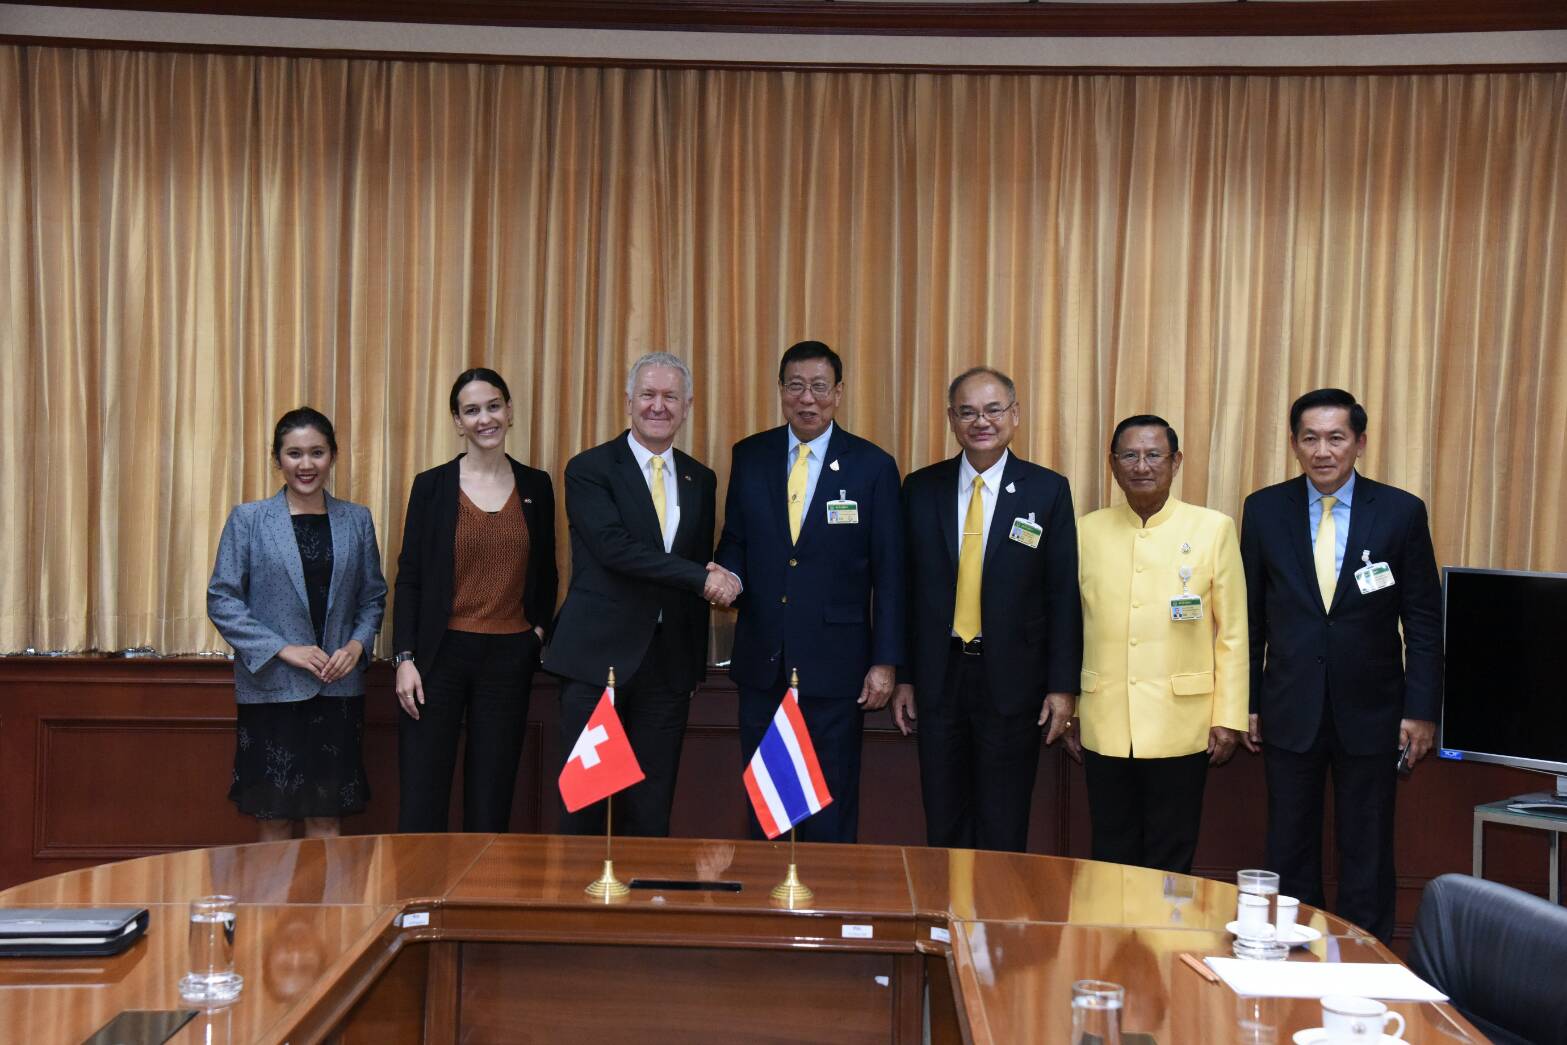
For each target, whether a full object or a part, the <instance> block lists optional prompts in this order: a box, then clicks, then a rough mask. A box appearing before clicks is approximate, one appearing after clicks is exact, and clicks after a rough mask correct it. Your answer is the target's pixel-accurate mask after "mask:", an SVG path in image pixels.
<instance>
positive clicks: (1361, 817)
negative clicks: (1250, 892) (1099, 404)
mask: <svg viewBox="0 0 1567 1045" xmlns="http://www.w3.org/2000/svg"><path fill="white" fill-rule="evenodd" d="M1290 449H1291V450H1292V451H1293V452H1294V454H1295V458H1296V460H1298V461H1299V462H1300V466H1301V468H1302V469H1303V470H1304V471H1305V473H1306V474H1305V475H1302V476H1297V477H1296V478H1294V479H1291V480H1289V481H1287V482H1283V483H1279V484H1278V485H1276V486H1269V487H1267V488H1266V489H1262V490H1258V491H1257V492H1256V493H1254V494H1252V495H1251V496H1250V497H1248V498H1246V504H1245V508H1244V511H1243V514H1242V518H1241V562H1242V564H1243V565H1244V567H1245V570H1246V594H1247V603H1248V607H1247V614H1248V619H1249V623H1250V626H1251V729H1250V733H1249V736H1248V738H1247V746H1248V747H1249V748H1251V749H1252V750H1253V751H1255V750H1257V747H1258V745H1261V747H1262V750H1263V757H1264V765H1265V767H1266V771H1267V780H1268V866H1269V867H1270V868H1272V869H1274V870H1276V871H1278V873H1279V887H1280V889H1281V890H1282V891H1283V892H1284V893H1286V894H1288V895H1290V896H1295V897H1298V898H1299V899H1300V901H1301V902H1302V903H1309V904H1312V905H1314V906H1317V907H1321V906H1323V904H1324V894H1323V887H1322V812H1323V810H1322V804H1323V798H1322V796H1323V788H1324V786H1325V784H1326V778H1327V775H1328V772H1329V770H1330V769H1331V771H1332V773H1333V790H1334V799H1335V801H1334V810H1335V813H1334V825H1335V829H1336V834H1337V840H1338V850H1339V889H1338V903H1337V905H1336V908H1335V909H1336V910H1337V912H1338V913H1339V914H1341V915H1343V916H1344V917H1345V918H1348V919H1349V920H1350V921H1352V922H1354V923H1356V924H1357V925H1361V926H1364V927H1365V928H1367V929H1370V930H1371V931H1372V932H1374V933H1375V934H1376V935H1377V937H1378V938H1380V939H1382V940H1383V941H1386V940H1388V939H1390V938H1391V936H1392V933H1393V899H1394V877H1393V803H1394V797H1395V785H1396V783H1397V779H1398V777H1397V771H1398V767H1399V766H1400V765H1404V766H1413V765H1414V764H1415V763H1416V762H1419V761H1420V759H1421V758H1422V757H1424V755H1425V754H1426V752H1427V751H1429V750H1430V749H1431V741H1432V738H1433V736H1434V735H1435V732H1436V717H1437V713H1438V710H1439V708H1440V707H1441V701H1442V604H1441V589H1440V585H1439V583H1438V579H1437V570H1436V556H1435V554H1434V553H1433V551H1432V548H1431V530H1430V526H1429V525H1428V523H1427V521H1426V507H1425V504H1424V503H1423V502H1421V500H1420V499H1419V498H1418V497H1415V496H1414V495H1412V494H1409V493H1406V492H1405V491H1403V490H1400V489H1398V488H1397V487H1393V486H1387V485H1384V484H1382V483H1378V482H1374V481H1373V480H1371V479H1368V478H1366V477H1365V476H1362V475H1359V474H1358V473H1357V472H1356V470H1355V462H1356V461H1357V460H1358V459H1359V458H1360V455H1361V454H1363V453H1364V452H1365V449H1366V411H1365V408H1364V407H1362V406H1361V405H1360V404H1359V403H1357V402H1355V397H1354V396H1352V395H1350V394H1349V393H1348V392H1346V391H1344V390H1342V389H1338V388H1324V389H1319V390H1317V391H1315V392H1308V393H1306V394H1305V395H1303V396H1301V397H1300V398H1299V399H1297V400H1296V401H1295V403H1294V405H1293V406H1292V407H1291V408H1290ZM1400 625H1402V629H1403V632H1402V635H1400V630H1399V629H1400Z"/></svg>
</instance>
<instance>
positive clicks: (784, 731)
mask: <svg viewBox="0 0 1567 1045" xmlns="http://www.w3.org/2000/svg"><path fill="white" fill-rule="evenodd" d="M744 778H745V790H746V793H747V794H748V795H750V796H751V808H752V809H754V810H756V819H757V821H758V822H759V823H760V824H761V825H762V830H763V831H765V832H767V837H768V838H777V837H778V836H779V835H781V834H783V833H784V832H785V831H787V830H789V828H791V827H793V826H794V825H795V824H798V823H799V822H800V821H801V820H804V819H805V818H806V817H808V816H813V815H815V814H816V813H820V812H821V811H822V810H823V809H825V808H826V807H827V806H829V805H831V804H832V795H830V794H828V793H827V781H826V779H824V778H823V777H822V766H821V763H820V762H818V761H816V748H814V747H813V746H811V734H810V733H809V732H807V731H806V728H805V716H804V715H802V714H800V698H799V695H798V694H796V693H795V691H794V687H793V686H791V687H789V691H788V692H787V693H785V694H784V698H783V703H781V704H779V705H778V710H777V711H776V712H774V714H773V724H772V725H771V726H769V727H767V734H766V735H765V736H763V737H762V743H761V746H760V747H758V748H757V749H756V754H754V755H752V756H751V764H750V765H748V766H746V768H745V773H744Z"/></svg>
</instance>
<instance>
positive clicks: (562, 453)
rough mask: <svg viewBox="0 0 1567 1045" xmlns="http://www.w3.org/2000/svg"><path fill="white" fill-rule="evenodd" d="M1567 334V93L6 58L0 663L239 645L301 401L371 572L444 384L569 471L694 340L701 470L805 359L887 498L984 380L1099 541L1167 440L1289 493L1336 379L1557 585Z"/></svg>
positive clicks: (1392, 477) (1455, 552)
mask: <svg viewBox="0 0 1567 1045" xmlns="http://www.w3.org/2000/svg"><path fill="white" fill-rule="evenodd" d="M1564 302H1567V73H1559V72H1528V73H1485V74H1451V75H1436V74H1418V75H1382V76H1369V75H1368V76H1345V75H1331V76H1329V75H1321V76H1315V75H1299V76H1293V75H1292V76H1266V75H1258V76H1229V75H1222V76H1221V75H1215V76H1188V75H1180V76H1175V75H1149V76H1093V75H1051V74H1039V75H1021V74H985V73H975V74H966V73H965V74H936V73H926V72H918V73H915V72H891V71H889V72H839V71H818V72H801V71H774V70H753V71H745V70H732V69H724V70H699V69H673V68H652V69H632V68H584V67H560V66H542V65H540V66H530V65H519V64H462V63H455V62H439V61H427V62H426V61H381V60H352V59H341V58H300V57H272V56H244V55H213V54H173V53H152V52H138V51H125V50H109V49H88V48H82V49H72V48H52V47H33V46H8V47H0V382H3V389H0V468H3V476H0V518H3V520H4V522H5V527H6V532H5V537H4V540H3V541H0V650H4V651H15V650H20V649H23V648H28V647H31V648H36V649H39V650H54V649H61V650H81V649H102V650H112V649H120V648H124V647H129V646H151V647H154V648H156V649H158V650H160V651H163V652H166V653H176V652H188V651H195V650H208V649H221V648H223V646H222V643H221V640H219V639H218V637H217V635H216V633H215V632H214V631H213V629H212V628H211V626H210V624H209V623H208V622H207V619H206V612H205V588H206V581H207V576H208V574H209V572H210V569H211V564H212V559H213V555H214V552H215V549H216V542H217V538H218V534H219V532H220V529H221V527H222V523H223V520H224V517H225V516H226V514H227V512H228V510H229V508H230V507H231V506H232V505H233V504H235V503H236V502H238V501H241V500H247V499H253V498H257V497H261V496H265V495H266V494H268V493H270V492H272V491H273V490H275V489H276V488H277V487H278V485H279V482H280V480H279V477H278V475H277V473H276V471H275V470H274V469H273V468H272V467H271V462H270V461H269V457H268V452H267V441H268V439H269V437H270V432H271V426H272V424H273V422H274V421H275V419H276V418H277V417H278V415H279V414H281V413H282V412H283V411H284V410H286V409H288V408H290V407H293V406H296V405H298V404H300V403H310V404H312V405H315V406H316V407H318V408H320V409H322V410H324V411H325V412H326V413H328V414H329V415H330V416H331V417H332V418H333V419H334V421H335V422H336V423H337V426H338V435H339V441H340V444H341V447H342V454H341V457H340V459H339V462H338V465H337V470H336V475H335V479H334V491H335V492H336V493H337V495H338V496H342V497H347V498H350V499H352V500H355V501H360V502H363V503H366V504H368V505H369V506H370V507H371V509H372V511H373V512H374V515H375V519H376V523H377V528H378V532H379V534H380V538H381V543H382V554H383V557H384V559H385V560H386V563H387V567H388V575H389V576H390V575H391V574H392V573H393V572H394V566H395V556H396V550H397V547H398V544H399V542H400V539H401V525H402V514H403V506H404V504H405V499H406V496H407V490H408V485H409V482H410V480H411V478H412V476H413V475H414V473H416V472H417V471H419V470H421V469H424V468H427V467H430V466H431V465H433V464H436V463H438V462H440V461H443V460H446V459H448V458H450V457H451V456H452V455H453V454H455V453H456V452H457V451H458V449H459V446H458V443H457V440H456V439H455V438H454V437H453V434H452V425H451V421H450V417H449V414H448V411H447V408H446V397H447V392H448V390H449V388H450V383H451V381H452V379H453V378H454V377H455V376H456V374H457V373H458V372H459V371H460V370H462V369H463V368H464V367H467V366H471V365H488V366H493V367H495V368H496V369H498V370H499V371H500V372H501V373H502V374H503V375H505V376H506V378H507V379H508V381H509V382H510V383H511V385H512V389H513V392H514V394H515V396H516V399H517V404H516V405H517V416H518V421H517V426H516V428H515V429H514V430H513V432H512V435H511V439H510V443H509V447H510V449H511V452H512V453H513V455H514V456H516V457H518V458H519V459H522V460H525V461H528V462H530V463H532V464H534V465H536V466H538V467H542V468H545V469H548V470H549V471H551V472H552V473H553V474H554V475H555V476H556V478H557V483H558V481H559V477H560V474H561V470H562V468H563V466H564V463H565V461H566V459H567V458H568V457H570V456H571V455H572V454H574V453H576V452H578V451H579V450H581V449H583V448H585V447H587V446H590V445H592V444H594V443H597V442H600V441H602V440H604V439H606V438H608V437H610V436H612V435H614V434H615V433H616V432H618V431H620V430H621V428H623V427H624V425H625V415H624V404H623V384H624V379H625V368H626V366H627V364H628V363H629V362H630V361H631V359H633V358H634V357H635V356H637V355H639V354H641V353H643V352H646V351H651V350H654V349H668V350H671V351H674V352H677V353H680V354H681V355H683V356H685V357H686V358H687V359H688V360H690V362H691V363H692V366H693V368H694V370H695V373H696V382H697V400H696V404H695V408H694V410H693V413H692V416H691V420H690V422H689V424H688V427H687V429H686V432H685V433H684V435H683V436H682V439H681V445H682V447H683V448H684V449H686V450H688V451H689V452H691V453H692V454H694V455H695V456H697V457H698V458H700V459H702V460H704V461H706V462H708V463H709V464H711V465H712V466H713V467H714V468H715V469H716V470H717V471H718V472H719V476H720V482H721V483H722V482H723V481H724V479H725V478H726V476H727V472H728V467H729V446H730V445H731V444H732V443H733V442H734V441H735V440H737V439H739V438H740V437H742V436H744V435H747V434H749V433H750V432H752V431H755V430H757V429H760V428H765V427H769V426H772V425H775V424H777V423H779V417H780V415H779V411H778V399H777V385H776V367H777V358H778V355H779V353H780V352H781V351H782V350H783V349H784V348H785V347H786V346H787V345H789V344H790V343H792V342H794V341H796V340H800V339H802V338H818V339H821V340H824V341H826V342H828V343H830V344H832V345H833V346H834V347H836V348H837V349H838V350H839V351H840V352H842V353H843V355H844V358H845V361H846V365H847V373H846V385H845V397H844V405H843V408H842V410H841V412H840V415H839V417H840V420H841V422H842V423H843V424H844V425H845V426H846V427H848V428H850V429H852V430H854V431H856V432H857V433H859V434H861V435H864V436H867V437H869V438H871V439H873V440H875V441H876V442H878V443H880V444H882V445H883V446H885V447H887V448H888V449H889V450H890V451H892V452H893V453H894V455H895V456H896V457H897V459H898V461H899V464H900V466H901V467H902V468H903V469H904V470H905V471H909V470H912V469H913V468H915V467H919V466H921V465H924V464H927V463H929V462H931V461H933V460H935V459H937V458H939V457H943V456H948V455H950V454H952V453H954V452H955V451H956V447H955V444H954V442H953V441H952V439H951V437H950V435H949V433H948V431H947V427H946V422H945V417H944V412H943V408H944V405H945V403H944V393H945V388H946V383H947V381H948V380H949V379H950V377H951V376H952V375H953V374H954V373H956V372H957V371H959V370H961V369H963V368H964V367H967V366H969V365H971V364H974V363H979V362H988V363H990V364H992V365H995V366H998V367H1000V368H1002V369H1003V370H1006V371H1007V372H1009V373H1010V374H1011V375H1012V376H1013V377H1014V378H1016V379H1017V381H1018V385H1019V395H1020V399H1021V403H1022V428H1021V431H1020V434H1019V437H1018V441H1017V443H1016V444H1015V449H1016V450H1017V451H1018V452H1020V453H1022V454H1023V455H1024V456H1026V457H1028V458H1030V459H1032V460H1035V461H1038V462H1040V463H1043V464H1046V465H1049V466H1051V467H1053V468H1056V469H1058V470H1060V471H1062V472H1064V473H1065V474H1066V475H1067V476H1068V477H1069V478H1070V479H1071V481H1072V484H1073V488H1074V493H1075V496H1076V498H1077V508H1078V510H1079V512H1083V511H1087V510H1089V509H1092V508H1095V507H1098V506H1100V505H1102V504H1104V503H1107V501H1108V500H1109V499H1110V498H1111V496H1112V490H1113V483H1112V482H1111V480H1110V477H1109V474H1108V470H1107V468H1106V464H1105V453H1106V446H1105V443H1106V440H1107V439H1108V437H1109V433H1110V430H1111V428H1112V427H1113V426H1114V424H1115V422H1116V420H1117V419H1118V418H1120V417H1122V416H1125V415H1127V414H1132V413H1142V412H1153V413H1158V414H1162V415H1163V416H1165V417H1166V418H1168V419H1169V420H1170V421H1171V422H1172V423H1173V424H1174V425H1175V426H1176V427H1177V428H1178V429H1179V431H1180V433H1181V440H1182V449H1183V450H1184V451H1185V453H1186V462H1185V465H1184V467H1183V469H1182V471H1181V476H1180V484H1179V486H1178V487H1177V493H1178V494H1179V495H1180V496H1181V497H1183V498H1184V499H1186V500H1188V501H1193V502H1197V503H1205V504H1208V505H1211V506H1213V507H1216V508H1219V509H1221V510H1223V511H1226V512H1229V513H1231V514H1238V513H1239V508H1240V504H1241V501H1242V499H1243V498H1244V496H1245V495H1246V494H1247V493H1248V492H1250V491H1251V490H1253V489H1255V488H1257V487H1259V486H1262V485H1265V484H1268V483H1272V482H1277V481H1279V480H1281V479H1283V478H1286V477H1287V476H1290V475H1292V474H1295V473H1296V471H1297V469H1296V467H1295V465H1294V462H1293V459H1292V458H1291V457H1290V455H1289V452H1288V448H1287V444H1286V417H1285V415H1286V411H1287V408H1288V406H1289V403H1290V401H1291V400H1292V399H1293V398H1294V397H1295V396H1296V395H1297V394H1299V393H1300V392H1302V391H1305V390H1307V389H1309V388H1313V387H1317V386H1321V385H1339V386H1343V387H1346V388H1349V389H1350V390H1352V391H1353V392H1355V394H1356V395H1358V396H1359V397H1360V399H1361V400H1362V402H1364V403H1365V404H1366V407H1367V410H1368V411H1369V413H1370V416H1371V430H1370V449H1369V452H1368V454H1367V456H1366V459H1365V461H1364V462H1363V470H1364V471H1365V472H1366V473H1367V474H1369V475H1371V476H1373V477H1375V478H1378V479H1382V480H1386V481H1388V482H1392V483H1395V484H1397V485H1400V486H1403V487H1406V488H1408V489H1410V490H1412V491H1414V492H1415V493H1417V494H1419V495H1420V496H1421V497H1423V498H1425V499H1426V501H1427V503H1428V504H1429V505H1430V508H1431V514H1432V529H1433V533H1434V537H1435V540H1436V545H1437V552H1438V558H1439V560H1440V561H1441V562H1443V563H1463V564H1468V565H1476V566H1493V567H1528V568H1536V569H1554V570H1567V526H1564V523H1563V515H1564V511H1567V480H1564V477H1563V473H1564V469H1563V467H1562V450H1563V445H1564V443H1567V326H1564V315H1567V304H1564ZM781 467H782V465H780V468H781ZM564 557H565V545H564V542H563V543H562V558H563V562H562V565H563V566H564V565H565V562H564ZM385 648H386V643H385V641H384V640H383V642H382V651H383V652H384V651H385Z"/></svg>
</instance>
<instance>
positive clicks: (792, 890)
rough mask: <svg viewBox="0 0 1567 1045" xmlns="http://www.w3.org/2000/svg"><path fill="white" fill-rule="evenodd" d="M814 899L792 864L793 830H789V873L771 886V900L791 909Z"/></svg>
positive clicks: (814, 895) (808, 887)
mask: <svg viewBox="0 0 1567 1045" xmlns="http://www.w3.org/2000/svg"><path fill="white" fill-rule="evenodd" d="M815 898H816V894H815V893H813V892H812V891H811V887H810V886H808V885H806V884H805V883H804V882H802V881H800V872H799V870H798V869H797V868H796V867H795V863H794V828H792V827H791V828H789V873H788V874H787V875H785V876H784V880H783V881H781V882H779V883H778V884H777V885H775V886H773V900H774V901H776V902H777V903H780V904H783V905H784V906H785V907H788V908H790V909H793V908H795V907H804V906H805V905H806V904H808V903H810V902H811V901H812V900H813V899H815Z"/></svg>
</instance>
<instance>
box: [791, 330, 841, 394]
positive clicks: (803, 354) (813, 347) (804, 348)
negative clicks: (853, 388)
mask: <svg viewBox="0 0 1567 1045" xmlns="http://www.w3.org/2000/svg"><path fill="white" fill-rule="evenodd" d="M811 359H825V360H827V362H829V363H831V364H832V376H833V384H835V385H836V384H840V383H842V381H843V360H841V359H839V358H838V353H836V352H834V351H833V350H832V349H830V348H828V347H827V344H826V342H823V341H796V342H795V343H794V344H792V345H790V346H789V348H788V350H787V351H786V352H784V354H783V358H782V359H780V360H779V361H778V383H779V384H780V385H781V384H783V382H784V370H785V369H787V368H788V366H789V364H790V363H804V362H806V361H807V360H811Z"/></svg>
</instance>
